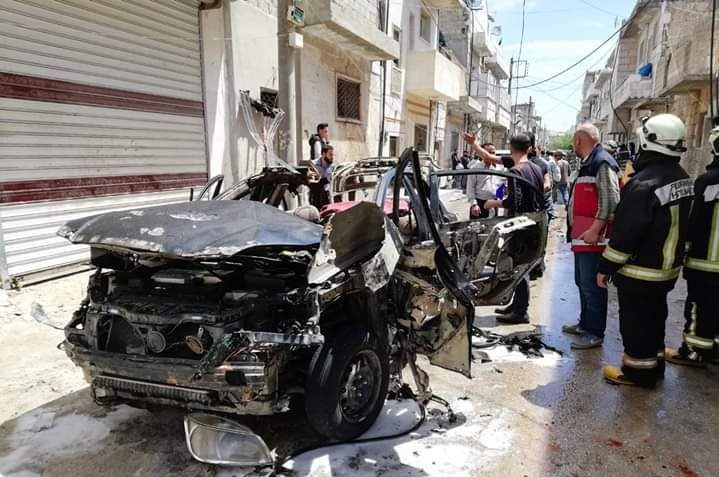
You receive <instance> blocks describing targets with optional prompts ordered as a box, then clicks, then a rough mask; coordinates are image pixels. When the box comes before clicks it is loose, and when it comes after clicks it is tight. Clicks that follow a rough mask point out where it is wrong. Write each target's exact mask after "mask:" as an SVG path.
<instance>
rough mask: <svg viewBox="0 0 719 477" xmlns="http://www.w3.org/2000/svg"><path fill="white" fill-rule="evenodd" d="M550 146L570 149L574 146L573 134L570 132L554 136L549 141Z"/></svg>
mask: <svg viewBox="0 0 719 477" xmlns="http://www.w3.org/2000/svg"><path fill="white" fill-rule="evenodd" d="M549 148H550V149H552V150H554V149H563V150H565V151H566V150H568V149H571V148H572V135H571V134H569V133H564V134H560V135H558V136H554V137H553V138H552V139H551V140H550V141H549Z"/></svg>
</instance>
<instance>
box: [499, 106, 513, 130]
mask: <svg viewBox="0 0 719 477" xmlns="http://www.w3.org/2000/svg"><path fill="white" fill-rule="evenodd" d="M511 123H512V113H511V112H510V109H504V107H500V108H499V109H497V124H498V125H499V126H501V127H503V128H504V129H509V126H510V125H511Z"/></svg>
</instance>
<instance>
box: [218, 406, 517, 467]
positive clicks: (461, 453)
mask: <svg viewBox="0 0 719 477" xmlns="http://www.w3.org/2000/svg"><path fill="white" fill-rule="evenodd" d="M451 406H452V409H453V410H454V411H455V413H457V414H458V415H459V419H460V422H457V423H455V424H448V423H447V421H446V416H444V415H439V416H437V415H435V413H434V412H428V415H427V420H426V421H425V423H424V424H423V425H422V426H421V427H420V428H419V429H418V430H417V432H415V433H412V434H410V435H405V436H402V437H398V438H395V439H391V440H386V441H379V442H373V443H367V444H352V443H348V444H342V445H336V446H332V447H325V448H321V449H317V450H314V451H310V452H306V453H304V454H301V455H299V456H297V458H296V459H295V460H293V461H290V462H288V463H287V464H286V467H287V468H290V469H292V470H293V471H294V472H295V475H298V476H310V475H311V476H313V477H340V476H350V475H351V476H358V477H374V476H376V475H383V476H386V477H392V476H405V475H426V476H438V477H439V476H442V477H445V476H447V475H452V476H455V477H457V476H471V475H477V472H478V469H481V468H484V467H486V466H488V465H490V464H491V462H492V460H494V459H496V458H497V457H498V456H500V455H502V454H504V453H505V452H507V451H508V450H509V448H510V446H511V442H512V436H513V431H512V429H511V428H510V426H509V424H508V421H507V420H506V419H505V418H504V416H503V415H502V414H499V415H498V416H497V417H492V416H491V415H490V414H488V413H487V411H486V409H484V408H483V409H482V411H483V412H478V411H477V409H475V404H474V403H473V402H472V401H470V400H460V399H458V400H455V401H453V402H452V403H451ZM433 409H437V408H434V405H433ZM419 418H420V413H419V407H418V406H417V404H416V403H415V402H414V401H388V402H387V404H386V405H385V407H384V409H383V411H382V413H381V414H380V416H379V417H378V419H377V421H376V422H375V424H374V425H373V426H372V428H370V430H369V431H368V432H367V433H366V434H365V435H364V436H362V437H364V438H367V437H376V436H386V435H389V434H395V433H398V432H400V431H402V430H406V429H410V428H412V427H413V426H414V424H415V423H416V422H417V420H418V419H419ZM465 419H466V421H464V420H465ZM462 421H464V422H462ZM233 475H237V476H240V475H256V474H252V473H251V472H249V473H248V471H246V470H245V471H244V472H243V470H242V469H233V468H224V469H219V470H218V474H217V476H218V477H231V476H233Z"/></svg>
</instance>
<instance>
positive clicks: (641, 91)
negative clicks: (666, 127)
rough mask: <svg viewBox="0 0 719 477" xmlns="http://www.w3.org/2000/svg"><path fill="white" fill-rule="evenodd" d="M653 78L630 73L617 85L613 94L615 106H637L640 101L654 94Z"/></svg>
mask: <svg viewBox="0 0 719 477" xmlns="http://www.w3.org/2000/svg"><path fill="white" fill-rule="evenodd" d="M652 85H653V80H652V78H647V77H643V76H640V75H630V76H628V77H627V79H626V80H624V82H623V83H622V84H620V85H619V87H617V88H616V89H615V90H614V92H613V95H612V100H613V102H614V106H615V107H617V108H627V107H632V106H636V105H637V104H638V103H639V102H641V101H642V100H644V99H646V98H651V97H652V95H653V88H652Z"/></svg>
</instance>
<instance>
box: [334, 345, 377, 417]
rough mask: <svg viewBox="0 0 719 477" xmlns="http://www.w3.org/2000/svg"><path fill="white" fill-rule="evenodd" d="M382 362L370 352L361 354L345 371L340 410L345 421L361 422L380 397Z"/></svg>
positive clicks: (366, 351) (365, 351)
mask: <svg viewBox="0 0 719 477" xmlns="http://www.w3.org/2000/svg"><path fill="white" fill-rule="evenodd" d="M380 375H381V370H380V362H379V358H378V357H377V355H376V354H375V353H374V352H373V351H370V350H364V351H361V352H359V353H358V354H357V355H355V357H354V358H353V359H352V361H350V363H349V364H348V365H347V368H346V370H345V373H344V376H343V380H342V386H341V388H340V408H341V409H342V414H344V417H345V419H347V420H348V421H350V422H360V421H362V420H363V419H365V418H366V417H367V415H368V413H369V412H370V411H371V409H372V407H373V406H374V403H375V402H376V401H377V398H378V397H379V396H378V394H379V385H380V383H379V379H380Z"/></svg>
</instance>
